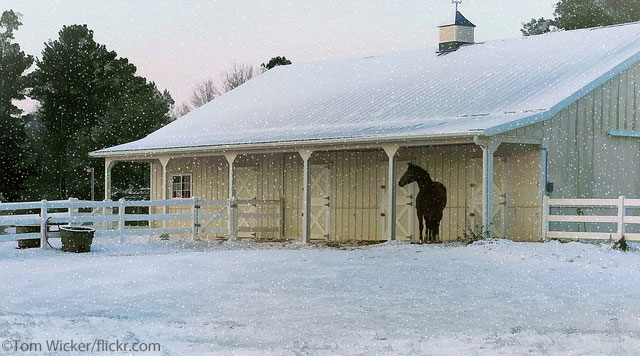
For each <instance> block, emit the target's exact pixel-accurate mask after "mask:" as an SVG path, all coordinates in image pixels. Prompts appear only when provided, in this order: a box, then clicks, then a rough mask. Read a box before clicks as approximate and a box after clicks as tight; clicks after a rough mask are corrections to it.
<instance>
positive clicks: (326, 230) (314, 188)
mask: <svg viewBox="0 0 640 356" xmlns="http://www.w3.org/2000/svg"><path fill="white" fill-rule="evenodd" d="M314 168H315V169H318V168H321V169H325V168H326V180H327V182H326V186H325V187H321V186H320V185H319V184H318V179H317V178H318V177H317V176H314V174H313V173H314ZM309 170H310V171H311V172H310V180H311V182H310V183H311V192H310V193H311V209H310V213H309V214H310V217H309V218H310V224H309V230H310V236H311V238H312V239H318V238H320V239H329V238H331V230H332V229H331V221H332V220H331V188H332V186H331V172H332V167H331V164H330V163H314V164H310V165H309ZM319 190H322V191H324V190H326V192H324V194H322V196H317V195H315V196H314V193H318V191H319ZM318 207H320V208H321V210H322V214H320V215H319V216H316V215H314V213H313V211H314V210H317V209H314V208H318ZM323 216H324V219H323ZM314 227H318V228H319V229H320V230H323V231H321V235H319V234H318V233H317V231H314ZM316 230H317V229H316Z"/></svg>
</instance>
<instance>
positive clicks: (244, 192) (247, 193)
mask: <svg viewBox="0 0 640 356" xmlns="http://www.w3.org/2000/svg"><path fill="white" fill-rule="evenodd" d="M236 198H237V199H238V200H257V199H258V167H254V166H251V167H237V168H236ZM238 212H239V213H247V214H258V208H257V205H255V204H250V205H241V206H238ZM257 223H258V222H257V219H256V218H253V217H251V218H249V217H238V228H248V227H256V226H257ZM255 236H257V235H256V233H255V232H247V231H238V237H255Z"/></svg>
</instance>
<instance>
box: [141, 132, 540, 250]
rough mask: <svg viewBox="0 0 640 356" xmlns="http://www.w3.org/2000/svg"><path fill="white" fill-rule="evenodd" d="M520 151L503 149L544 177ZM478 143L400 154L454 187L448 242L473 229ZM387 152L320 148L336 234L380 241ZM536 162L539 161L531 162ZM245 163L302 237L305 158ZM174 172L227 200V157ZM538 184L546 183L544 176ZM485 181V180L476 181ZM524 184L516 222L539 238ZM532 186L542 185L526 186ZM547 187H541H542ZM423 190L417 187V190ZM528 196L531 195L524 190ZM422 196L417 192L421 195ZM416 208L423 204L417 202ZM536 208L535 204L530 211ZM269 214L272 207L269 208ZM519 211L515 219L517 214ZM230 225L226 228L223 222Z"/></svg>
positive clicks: (514, 208) (515, 202)
mask: <svg viewBox="0 0 640 356" xmlns="http://www.w3.org/2000/svg"><path fill="white" fill-rule="evenodd" d="M521 151H522V150H520V149H512V150H504V152H503V151H502V149H501V151H499V154H500V155H502V156H504V157H506V158H507V160H508V161H509V162H511V164H510V167H513V168H512V169H513V170H514V172H511V173H509V174H514V173H515V171H517V172H519V173H520V174H522V175H523V176H531V175H533V176H535V177H537V176H538V174H537V172H539V161H538V156H537V155H538V151H535V150H533V151H524V152H521ZM480 155H481V153H480V150H479V149H478V148H477V147H476V146H475V145H450V146H432V147H414V148H406V149H401V150H400V151H399V153H398V160H400V161H412V162H414V163H416V164H418V165H420V166H422V167H423V168H425V169H427V170H428V171H429V173H430V174H431V177H432V179H434V180H436V181H440V182H442V183H443V184H445V186H446V187H447V195H448V196H447V200H448V204H447V207H446V209H445V212H444V216H443V220H442V223H441V237H442V239H443V240H445V241H446V240H455V239H456V238H458V237H460V236H462V234H463V233H464V231H465V230H466V229H469V228H471V225H472V224H471V219H470V216H469V204H470V198H471V197H470V194H471V193H470V183H471V182H470V178H469V171H470V160H471V158H474V157H476V158H477V157H480ZM386 160H387V158H386V155H385V154H384V152H383V151H382V150H368V151H330V152H316V153H314V155H313V156H312V158H311V164H328V165H329V166H330V167H331V170H330V180H331V182H330V187H331V195H330V213H331V218H330V221H331V226H330V236H329V239H333V240H366V241H380V240H384V239H385V238H386V235H385V234H384V229H385V227H384V217H383V216H382V215H381V213H382V212H383V210H384V209H385V207H386V203H384V202H385V200H386V191H385V189H386V186H387V182H386V179H387V161H386ZM529 160H533V161H534V163H531V164H529V163H527V162H528V161H529ZM235 164H236V165H237V166H238V167H247V166H255V167H257V172H258V178H257V191H258V196H257V198H258V199H260V200H278V199H282V201H283V205H284V214H283V215H284V216H283V225H284V234H285V237H287V238H299V237H300V234H301V223H302V221H301V216H300V212H301V193H302V159H301V158H300V157H299V156H298V154H297V153H295V154H293V153H291V154H289V153H288V154H266V155H241V156H239V157H238V159H237V160H236V162H235ZM158 166H159V163H158V164H155V165H154V167H155V169H154V172H156V174H154V180H153V182H154V187H153V190H152V192H153V193H152V194H153V196H154V197H159V193H158V192H159V191H161V189H160V188H159V187H160V185H159V184H160V183H159V182H160V180H159V179H157V178H156V177H158V176H160V175H161V167H160V168H158ZM168 168H169V170H170V172H171V174H180V173H190V174H192V175H193V191H194V196H198V197H201V198H203V199H226V197H227V194H228V193H227V179H228V178H227V172H228V170H227V169H228V168H227V164H226V161H225V160H224V158H222V157H199V158H179V159H172V160H171V161H170V163H169V166H168ZM405 169H406V168H405V166H398V177H400V176H401V175H402V174H404V172H405ZM534 181H535V182H534V183H531V184H533V185H536V184H538V180H537V178H536V179H534ZM476 183H478V182H476ZM520 188H521V186H520V185H519V184H515V185H513V187H510V189H511V190H510V191H509V193H508V194H509V195H512V196H513V198H512V200H511V201H510V203H509V205H510V210H509V216H510V218H509V219H510V220H513V221H521V222H522V223H523V224H524V226H525V227H524V228H514V230H513V231H517V233H518V236H514V238H516V239H524V240H532V239H536V238H537V232H535V229H533V228H530V226H531V225H535V222H533V218H532V216H534V215H535V214H534V215H531V211H533V210H535V209H536V208H539V203H538V202H537V201H533V200H534V199H533V198H531V197H530V196H527V197H525V198H522V197H520V195H519V194H517V193H516V190H518V189H520ZM524 188H525V189H527V190H528V191H529V192H530V191H535V190H533V189H530V187H528V186H527V187H524ZM537 191H539V189H538V190H537ZM416 192H417V189H416ZM523 194H524V193H523ZM414 199H415V197H414ZM414 206H415V205H414ZM188 209H189V208H187V207H185V208H176V207H172V208H171V209H170V212H188ZM527 209H528V210H527ZM262 212H267V211H265V210H263V211H262ZM511 215H513V217H511ZM411 219H413V220H414V224H413V226H414V232H413V236H414V238H415V237H417V236H418V224H417V218H416V216H415V211H414V210H413V209H412V211H411ZM187 223H188V222H174V223H172V224H170V226H176V225H180V226H186V225H185V224H187ZM257 223H258V226H261V227H273V226H277V221H275V219H262V220H261V221H258V222H257ZM219 227H222V226H219ZM274 235H275V234H273V233H260V234H258V237H261V238H273V237H275V236H274Z"/></svg>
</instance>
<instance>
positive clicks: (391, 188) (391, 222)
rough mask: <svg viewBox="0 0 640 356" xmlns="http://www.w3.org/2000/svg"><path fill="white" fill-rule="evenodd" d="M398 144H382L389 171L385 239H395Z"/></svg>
mask: <svg viewBox="0 0 640 356" xmlns="http://www.w3.org/2000/svg"><path fill="white" fill-rule="evenodd" d="M399 148H400V146H398V145H385V146H382V149H384V152H385V153H386V154H387V156H388V157H389V171H388V177H387V187H388V189H387V194H388V196H387V240H388V241H393V240H395V239H396V153H397V152H398V149H399Z"/></svg>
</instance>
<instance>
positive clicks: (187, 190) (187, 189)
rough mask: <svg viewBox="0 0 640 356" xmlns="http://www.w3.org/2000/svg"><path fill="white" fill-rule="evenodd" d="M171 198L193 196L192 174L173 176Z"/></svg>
mask: <svg viewBox="0 0 640 356" xmlns="http://www.w3.org/2000/svg"><path fill="white" fill-rule="evenodd" d="M172 181H173V183H172V185H171V198H177V199H180V198H191V174H179V175H175V176H173V180H172Z"/></svg>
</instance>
